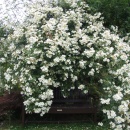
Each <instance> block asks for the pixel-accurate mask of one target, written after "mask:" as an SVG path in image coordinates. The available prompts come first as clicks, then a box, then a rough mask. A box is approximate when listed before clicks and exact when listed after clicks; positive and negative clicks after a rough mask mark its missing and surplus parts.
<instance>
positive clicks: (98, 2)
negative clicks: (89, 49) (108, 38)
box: [86, 0, 130, 33]
mask: <svg viewBox="0 0 130 130" xmlns="http://www.w3.org/2000/svg"><path fill="white" fill-rule="evenodd" d="M86 1H87V3H88V4H89V5H90V6H91V7H92V8H93V9H94V10H96V11H98V12H101V13H102V16H103V17H104V25H105V26H106V27H109V28H110V26H111V25H114V26H118V27H119V30H120V32H122V33H129V32H130V1H129V0H86Z"/></svg>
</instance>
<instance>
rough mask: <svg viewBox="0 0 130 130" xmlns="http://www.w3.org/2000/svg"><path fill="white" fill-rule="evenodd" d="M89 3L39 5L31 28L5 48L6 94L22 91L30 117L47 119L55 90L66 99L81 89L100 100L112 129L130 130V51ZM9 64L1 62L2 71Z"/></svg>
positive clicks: (12, 38)
mask: <svg viewBox="0 0 130 130" xmlns="http://www.w3.org/2000/svg"><path fill="white" fill-rule="evenodd" d="M90 12H91V10H90V8H89V6H88V5H87V4H86V3H85V2H81V1H80V2H78V1H77V2H74V1H73V2H72V1H66V2H65V3H64V4H62V3H58V4H54V3H53V4H47V5H44V7H43V6H42V4H39V3H35V5H33V6H32V7H31V8H29V19H28V23H27V24H26V26H24V27H19V28H18V27H17V28H16V29H15V30H14V33H13V34H11V35H9V36H8V37H7V38H6V40H5V42H7V43H9V46H8V49H7V51H6V52H4V53H5V54H4V56H3V58H4V59H5V60H6V61H5V62H8V66H6V70H5V72H4V77H5V82H4V84H5V85H4V87H5V90H8V91H10V89H13V90H15V89H19V90H20V91H21V94H22V95H23V98H24V105H25V110H26V112H27V113H32V112H33V113H39V114H40V115H41V116H42V115H44V114H45V113H47V112H48V111H49V109H50V107H51V104H52V99H53V98H54V95H53V88H55V87H60V88H61V90H62V94H63V96H64V97H67V96H68V95H69V91H70V90H72V89H75V88H78V89H80V90H82V92H83V93H85V94H86V93H87V92H88V91H90V93H92V94H97V95H98V96H99V97H100V102H101V106H102V110H103V113H104V114H105V115H107V120H109V124H110V128H112V129H114V130H124V129H129V128H128V127H129V126H128V124H129V123H130V101H129V99H130V86H129V83H130V63H129V59H130V57H129V54H130V47H129V45H128V43H126V42H125V41H124V39H123V38H120V37H119V35H118V34H117V29H116V28H115V27H112V29H111V31H110V30H109V29H107V28H105V27H104V26H103V20H102V18H101V17H100V15H101V14H100V13H96V14H94V15H91V13H90ZM2 64H3V62H1V65H2Z"/></svg>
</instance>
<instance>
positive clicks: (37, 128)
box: [0, 122, 109, 130]
mask: <svg viewBox="0 0 130 130" xmlns="http://www.w3.org/2000/svg"><path fill="white" fill-rule="evenodd" d="M0 130H109V129H108V127H107V126H103V127H102V128H101V127H100V126H97V125H95V124H93V123H82V122H80V123H68V124H40V125H37V124H27V125H26V126H25V127H24V128H23V127H22V126H21V125H20V124H18V123H16V122H14V123H11V124H10V125H9V123H7V122H5V123H3V125H1V127H0Z"/></svg>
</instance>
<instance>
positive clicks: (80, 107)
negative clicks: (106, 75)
mask: <svg viewBox="0 0 130 130" xmlns="http://www.w3.org/2000/svg"><path fill="white" fill-rule="evenodd" d="M96 100H98V98H96V97H95V96H94V95H91V94H89V93H88V94H83V93H82V92H81V91H80V90H78V89H75V90H71V91H70V95H69V96H68V98H64V97H63V96H62V94H61V90H60V88H55V89H54V99H53V103H52V106H51V108H50V110H49V112H48V113H49V114H58V115H59V114H92V115H93V121H94V122H96V117H97V111H98V107H97V105H96V103H95V102H96ZM25 117H26V114H25V111H24V107H23V114H22V125H23V126H24V124H25V123H26V122H28V120H26V118H25ZM43 118H44V116H43ZM25 121H26V122H25Z"/></svg>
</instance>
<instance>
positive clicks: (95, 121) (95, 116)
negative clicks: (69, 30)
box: [93, 112, 97, 123]
mask: <svg viewBox="0 0 130 130" xmlns="http://www.w3.org/2000/svg"><path fill="white" fill-rule="evenodd" d="M93 120H94V123H97V112H95V113H94V115H93Z"/></svg>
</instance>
